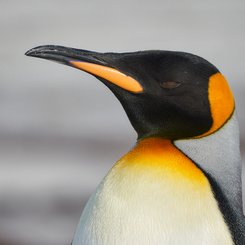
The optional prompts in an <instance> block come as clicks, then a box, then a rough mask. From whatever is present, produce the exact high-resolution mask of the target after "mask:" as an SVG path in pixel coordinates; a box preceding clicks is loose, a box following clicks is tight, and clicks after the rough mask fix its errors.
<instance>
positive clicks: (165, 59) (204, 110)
mask: <svg viewBox="0 0 245 245" xmlns="http://www.w3.org/2000/svg"><path fill="white" fill-rule="evenodd" d="M26 55H28V56H34V57H39V58H44V59H48V60H53V61H57V62H60V63H63V64H66V65H69V66H72V67H75V68H78V69H81V70H83V71H86V72H88V73H90V74H92V75H94V76H96V77H97V78H98V79H99V80H101V81H102V82H103V83H104V84H105V85H106V86H107V87H109V89H110V90H111V91H112V92H113V93H114V94H115V95H116V97H117V98H118V99H119V101H120V102H121V104H122V106H123V107H124V109H125V111H126V113H127V115H128V117H129V120H130V121H131V124H132V125H133V127H134V129H135V130H136V132H137V133H138V138H139V139H141V138H145V137H153V136H154V137H163V138H166V139H170V140H176V139H183V138H198V137H203V136H206V135H209V134H212V133H213V132H215V131H216V130H218V129H219V128H221V127H222V126H223V125H224V124H225V122H226V121H227V120H228V119H229V117H230V116H231V115H232V113H233V111H234V100H233V96H232V93H231V91H230V88H229V86H228V84H227V82H226V80H225V78H224V77H223V76H222V75H221V74H220V73H219V71H218V69H217V68H216V67H215V66H213V65H212V64H211V63H209V62H208V61H206V60H205V59H203V58H201V57H198V56H196V55H193V54H189V53H184V52H175V51H141V52H132V53H97V52H92V51H87V50H81V49H73V48H67V47H61V46H52V45H51V46H50V45H48V46H40V47H37V48H34V49H31V50H29V51H28V52H27V53H26Z"/></svg>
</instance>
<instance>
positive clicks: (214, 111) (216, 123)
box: [197, 73, 235, 138]
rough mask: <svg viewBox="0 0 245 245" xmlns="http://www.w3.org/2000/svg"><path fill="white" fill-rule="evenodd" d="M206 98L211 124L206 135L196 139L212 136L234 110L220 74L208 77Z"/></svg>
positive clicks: (228, 89) (231, 99) (229, 94)
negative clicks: (207, 98) (208, 104)
mask: <svg viewBox="0 0 245 245" xmlns="http://www.w3.org/2000/svg"><path fill="white" fill-rule="evenodd" d="M208 97H209V103H210V109H211V116H212V119H213V124H212V127H211V128H210V129H209V130H208V131H207V132H206V133H204V134H202V135H200V136H197V138H199V137H203V136H207V135H209V134H212V133H213V132H215V131H216V130H218V129H219V128H220V127H222V126H223V125H224V123H225V122H226V121H227V120H228V119H229V118H230V116H231V115H232V113H233V111H234V108H235V102H234V98H233V95H232V92H231V90H230V87H229V85H228V83H227V81H226V79H225V78H224V76H223V75H222V74H221V73H216V74H214V75H212V76H211V77H210V79H209V87H208Z"/></svg>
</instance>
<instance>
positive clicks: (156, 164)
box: [113, 137, 207, 187]
mask: <svg viewBox="0 0 245 245" xmlns="http://www.w3.org/2000/svg"><path fill="white" fill-rule="evenodd" d="M113 169H118V170H120V171H121V170H125V169H127V170H128V171H132V172H134V176H135V178H137V176H139V175H142V176H144V174H146V175H147V174H149V173H151V174H152V175H156V176H157V175H158V176H159V175H160V176H161V175H162V176H161V177H163V179H164V177H166V176H168V177H170V176H171V178H172V179H173V181H175V182H178V181H184V180H185V181H188V182H193V184H194V183H195V184H198V186H199V185H205V184H207V183H206V178H205V176H204V174H203V172H202V171H201V170H200V169H199V168H198V167H197V166H196V165H195V164H194V162H193V161H191V160H190V159H189V158H188V157H187V156H185V155H184V154H183V153H182V152H181V151H180V150H178V149H177V148H176V147H175V146H174V144H173V142H172V141H170V140H167V139H163V138H158V137H150V138H144V139H141V140H139V141H138V142H137V144H136V146H135V147H134V148H133V149H132V150H131V151H130V152H129V153H128V154H126V155H125V156H124V157H123V158H122V159H120V160H119V161H118V163H117V164H116V165H115V166H114V168H113ZM199 187H200V186H199Z"/></svg>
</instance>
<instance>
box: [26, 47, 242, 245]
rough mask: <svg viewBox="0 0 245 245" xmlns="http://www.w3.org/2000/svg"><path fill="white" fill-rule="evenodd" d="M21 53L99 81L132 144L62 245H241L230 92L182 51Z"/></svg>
mask: <svg viewBox="0 0 245 245" xmlns="http://www.w3.org/2000/svg"><path fill="white" fill-rule="evenodd" d="M26 55H28V56H33V57H39V58H43V59H48V60H52V61H56V62H59V63H63V64H65V65H68V66H71V67H74V68H78V69H80V70H83V71H85V72H88V73H90V74H92V75H94V76H95V77H97V78H98V79H99V80H101V81H102V82H103V83H104V84H105V85H106V86H107V87H108V88H109V89H110V90H111V91H112V92H113V93H114V94H115V96H116V97H117V98H118V100H119V101H120V103H121V104H122V106H123V108H124V110H125V112H126V114H127V116H128V118H129V120H130V122H131V124H132V126H133V127H134V129H135V130H136V132H137V135H138V138H137V142H136V144H135V146H134V147H133V148H132V149H131V150H130V151H129V152H128V153H127V154H126V155H125V156H123V157H122V158H121V159H120V160H119V161H118V162H117V163H116V164H115V165H114V166H113V167H112V169H111V170H110V171H109V173H108V174H107V175H106V177H105V178H104V179H103V180H102V182H101V183H100V185H99V186H98V188H97V189H96V191H95V192H94V193H93V194H92V196H91V197H90V199H89V201H88V203H87V205H86V207H85V208H84V210H83V213H82V216H81V219H80V222H79V224H78V226H77V230H76V232H75V236H74V239H73V242H72V245H244V244H245V218H244V216H243V211H242V191H241V157H240V150H239V129H238V122H237V119H236V112H235V103H234V98H233V95H232V92H231V90H230V88H229V85H228V83H227V81H226V79H225V78H224V76H223V75H222V74H221V73H220V72H219V70H218V69H217V68H216V67H215V66H214V65H212V64H211V63H209V62H208V61H206V60H205V59H203V58H201V57H199V56H196V55H193V54H190V53H185V52H175V51H158V50H155V51H140V52H132V53H98V52H93V51H87V50H81V49H74V48H67V47H62V46H53V45H45V46H39V47H36V48H34V49H31V50H29V51H28V52H27V53H26Z"/></svg>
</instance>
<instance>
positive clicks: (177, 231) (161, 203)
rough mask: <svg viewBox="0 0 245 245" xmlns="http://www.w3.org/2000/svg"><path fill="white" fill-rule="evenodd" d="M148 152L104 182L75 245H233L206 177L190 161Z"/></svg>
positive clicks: (136, 155) (126, 162)
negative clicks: (155, 155)
mask: <svg viewBox="0 0 245 245" xmlns="http://www.w3.org/2000/svg"><path fill="white" fill-rule="evenodd" d="M146 147H147V146H146V145H144V146H143V151H144V152H146V155H145V156H143V157H142V154H139V153H140V152H137V150H136V153H130V154H131V155H130V154H129V155H130V156H129V157H128V156H126V157H124V158H122V159H121V160H120V161H119V162H118V163H117V164H116V165H115V166H114V167H113V169H112V170H111V171H110V173H109V174H108V175H107V176H106V178H105V179H104V180H103V181H102V183H101V184H100V186H99V187H98V189H97V190H96V192H95V193H94V194H93V195H92V196H91V198H90V200H89V202H88V204H87V206H86V208H85V210H84V212H83V214H82V217H81V221H80V224H79V226H78V228H77V231H76V234H75V237H74V241H73V245H121V244H123V245H124V244H126V245H131V244H132V245H137V244H140V245H144V244H145V245H148V244H149V245H157V244H159V245H160V244H161V245H181V244H183V245H197V244H198V245H218V244H222V245H232V244H233V243H232V239H231V236H230V233H229V230H228V228H227V225H226V224H225V222H224V219H223V217H222V215H221V213H220V211H219V209H218V206H217V202H216V200H215V199H214V197H213V194H212V191H211V189H210V185H209V183H208V181H207V179H206V177H205V176H204V175H203V174H202V173H201V171H200V170H199V169H197V168H195V166H192V163H191V162H190V161H188V160H187V161H186V162H185V156H184V155H183V156H182V155H180V157H177V158H176V157H175V156H174V155H173V154H171V152H170V154H169V155H170V156H169V155H167V154H162V153H160V152H157V155H158V156H159V155H160V158H159V157H155V158H154V157H153V156H154V154H155V153H152V151H151V149H149V151H148V153H147V150H146ZM153 147H154V149H155V148H156V147H155V146H153ZM167 147H168V146H167ZM136 148H137V147H136ZM158 150H159V149H158ZM158 150H157V151H158ZM132 152H134V150H133V151H132ZM151 153H152V154H151ZM147 154H148V155H147ZM161 154H162V155H161ZM159 159H161V160H159ZM162 160H163V161H165V162H162ZM173 160H175V162H177V164H172V163H173V162H171V163H170V162H169V161H173ZM179 164H182V165H183V166H181V171H180V170H179V169H178V167H179Z"/></svg>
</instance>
